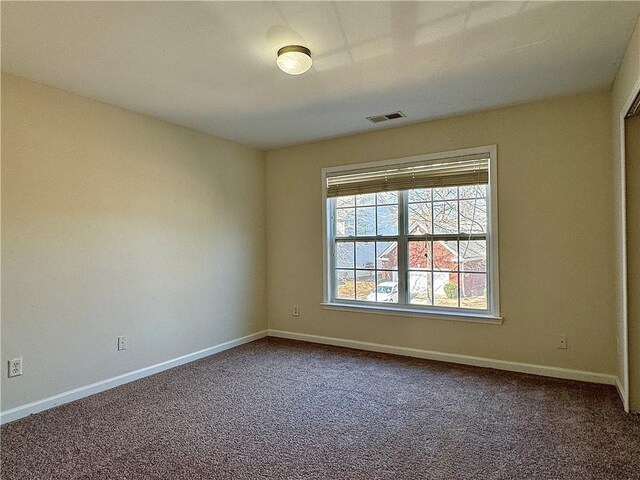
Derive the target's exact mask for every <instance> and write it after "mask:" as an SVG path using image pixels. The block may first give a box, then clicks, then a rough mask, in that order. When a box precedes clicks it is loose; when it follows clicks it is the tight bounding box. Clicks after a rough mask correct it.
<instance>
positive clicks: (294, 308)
mask: <svg viewBox="0 0 640 480" xmlns="http://www.w3.org/2000/svg"><path fill="white" fill-rule="evenodd" d="M293 316H294V317H299V316H300V310H298V307H297V306H295V307H293Z"/></svg>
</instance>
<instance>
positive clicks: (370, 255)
mask: <svg viewBox="0 0 640 480" xmlns="http://www.w3.org/2000/svg"><path fill="white" fill-rule="evenodd" d="M375 256H376V247H375V243H374V242H356V268H371V269H374V268H376V267H375Z"/></svg>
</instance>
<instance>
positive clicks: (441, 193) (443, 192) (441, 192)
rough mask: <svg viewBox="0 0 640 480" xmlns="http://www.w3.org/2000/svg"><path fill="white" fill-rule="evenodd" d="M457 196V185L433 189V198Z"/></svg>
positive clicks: (451, 198)
mask: <svg viewBox="0 0 640 480" xmlns="http://www.w3.org/2000/svg"><path fill="white" fill-rule="evenodd" d="M457 198H458V187H443V188H434V189H433V199H434V200H455V199H457Z"/></svg>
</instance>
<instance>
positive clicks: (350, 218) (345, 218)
mask: <svg viewBox="0 0 640 480" xmlns="http://www.w3.org/2000/svg"><path fill="white" fill-rule="evenodd" d="M355 234H356V210H355V208H339V209H337V211H336V235H338V236H340V237H349V236H354V235H355Z"/></svg>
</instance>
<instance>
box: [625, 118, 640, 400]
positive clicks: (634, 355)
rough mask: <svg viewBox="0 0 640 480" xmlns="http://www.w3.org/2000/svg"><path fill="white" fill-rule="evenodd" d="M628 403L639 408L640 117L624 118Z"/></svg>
mask: <svg viewBox="0 0 640 480" xmlns="http://www.w3.org/2000/svg"><path fill="white" fill-rule="evenodd" d="M625 143H626V149H625V152H626V177H627V178H626V180H627V181H626V197H627V272H628V279H629V284H628V291H629V299H628V303H627V305H628V309H629V378H630V379H631V382H630V384H629V387H630V389H629V405H630V408H631V410H633V411H640V116H637V117H633V118H629V119H628V120H627V121H626V142H625Z"/></svg>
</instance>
